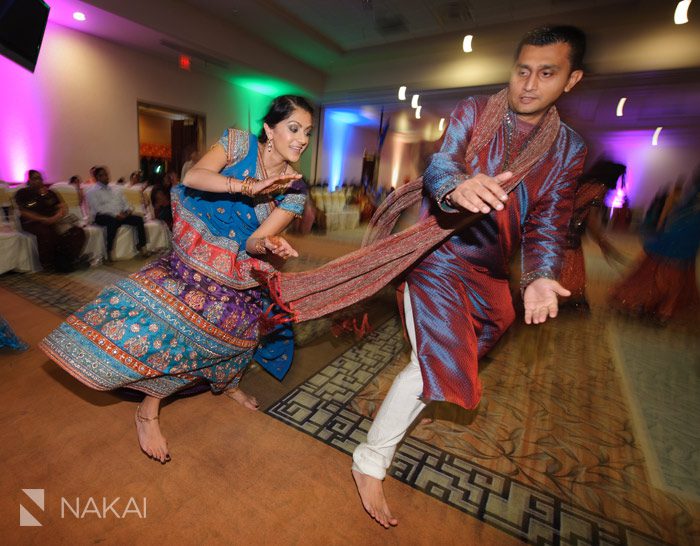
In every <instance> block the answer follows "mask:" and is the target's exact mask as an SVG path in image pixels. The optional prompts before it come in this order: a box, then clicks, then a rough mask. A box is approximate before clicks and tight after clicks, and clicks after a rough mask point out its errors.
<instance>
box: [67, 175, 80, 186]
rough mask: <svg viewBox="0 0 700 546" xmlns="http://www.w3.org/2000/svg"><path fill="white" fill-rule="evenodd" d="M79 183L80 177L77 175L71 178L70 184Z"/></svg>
mask: <svg viewBox="0 0 700 546" xmlns="http://www.w3.org/2000/svg"><path fill="white" fill-rule="evenodd" d="M78 182H80V177H79V176H78V175H77V174H74V175H73V176H71V177H70V180H69V181H68V183H69V184H77V183H78Z"/></svg>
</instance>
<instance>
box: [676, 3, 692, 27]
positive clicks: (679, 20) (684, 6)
mask: <svg viewBox="0 0 700 546" xmlns="http://www.w3.org/2000/svg"><path fill="white" fill-rule="evenodd" d="M690 2H691V0H681V1H680V2H678V5H677V6H676V11H675V13H674V14H673V22H674V23H676V24H677V25H684V24H686V23H687V22H688V8H689V7H690Z"/></svg>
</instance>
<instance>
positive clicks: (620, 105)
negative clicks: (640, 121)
mask: <svg viewBox="0 0 700 546" xmlns="http://www.w3.org/2000/svg"><path fill="white" fill-rule="evenodd" d="M625 102H627V97H622V98H621V99H620V100H619V102H618V103H617V111H616V112H615V114H616V115H617V117H618V118H621V117H622V109H623V108H624V107H625Z"/></svg>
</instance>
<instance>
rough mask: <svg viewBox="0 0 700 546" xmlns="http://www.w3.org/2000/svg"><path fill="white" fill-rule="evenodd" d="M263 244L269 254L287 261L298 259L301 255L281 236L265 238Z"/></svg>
mask: <svg viewBox="0 0 700 546" xmlns="http://www.w3.org/2000/svg"><path fill="white" fill-rule="evenodd" d="M263 244H264V245H265V248H266V249H267V250H268V251H269V252H271V253H272V254H274V255H275V256H279V257H280V258H283V259H285V260H286V259H288V258H297V257H298V256H299V253H298V252H297V251H296V250H294V249H293V248H292V245H290V244H289V242H287V240H286V239H284V238H283V237H280V236H279V235H270V236H268V237H265V239H263Z"/></svg>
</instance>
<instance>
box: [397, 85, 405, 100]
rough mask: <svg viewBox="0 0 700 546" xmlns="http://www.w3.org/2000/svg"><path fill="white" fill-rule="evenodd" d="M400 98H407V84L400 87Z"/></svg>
mask: <svg viewBox="0 0 700 546" xmlns="http://www.w3.org/2000/svg"><path fill="white" fill-rule="evenodd" d="M399 100H406V86H405V85H402V86H401V87H399Z"/></svg>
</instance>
